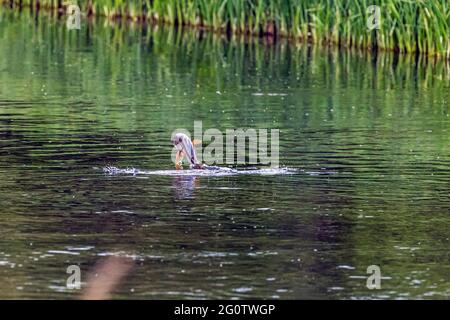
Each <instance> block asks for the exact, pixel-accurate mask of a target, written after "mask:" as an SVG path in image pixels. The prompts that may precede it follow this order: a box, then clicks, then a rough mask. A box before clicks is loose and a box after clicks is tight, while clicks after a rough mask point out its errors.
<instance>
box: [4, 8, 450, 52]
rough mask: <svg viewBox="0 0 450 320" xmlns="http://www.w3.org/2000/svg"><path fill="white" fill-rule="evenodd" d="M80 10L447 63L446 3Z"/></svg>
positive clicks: (448, 20)
mask: <svg viewBox="0 0 450 320" xmlns="http://www.w3.org/2000/svg"><path fill="white" fill-rule="evenodd" d="M4 2H6V3H7V4H9V5H10V6H12V7H32V8H34V10H35V11H36V10H39V9H42V8H46V9H51V10H58V9H59V10H60V12H64V11H65V8H64V5H65V4H63V1H62V0H6V1H4ZM71 3H76V2H71ZM78 4H79V5H80V7H81V10H82V11H83V12H85V13H87V14H88V15H94V16H106V17H108V18H110V19H133V20H137V21H147V22H152V23H165V24H173V25H186V26H194V27H199V28H206V29H210V30H214V31H218V32H228V33H240V34H242V33H244V34H251V35H255V36H274V37H288V38H292V39H295V40H299V41H309V42H313V43H330V44H336V45H338V46H345V47H356V48H367V49H371V50H372V49H383V50H395V51H399V52H410V53H412V52H420V53H424V54H428V55H438V56H444V57H447V58H450V36H449V34H450V33H449V31H450V30H449V29H450V4H449V2H448V1H447V0H436V1H428V0H414V1H413V0H383V1H382V0H375V1H368V0H361V1H346V0H271V1H269V0H247V1H245V0H242V1H240V0H131V1H125V0H97V1H90V0H85V1H78ZM370 5H378V6H379V7H380V13H381V20H380V27H379V29H375V30H372V31H369V30H368V28H367V20H368V19H369V18H370V15H371V13H370V12H368V11H367V8H368V7H369V6H370Z"/></svg>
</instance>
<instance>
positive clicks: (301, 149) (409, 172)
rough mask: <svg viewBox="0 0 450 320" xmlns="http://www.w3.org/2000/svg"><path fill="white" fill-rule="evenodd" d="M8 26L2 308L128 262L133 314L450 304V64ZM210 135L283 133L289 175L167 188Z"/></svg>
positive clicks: (2, 35) (182, 36)
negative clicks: (267, 301) (228, 306)
mask: <svg viewBox="0 0 450 320" xmlns="http://www.w3.org/2000/svg"><path fill="white" fill-rule="evenodd" d="M1 10H2V11H0V203H1V206H0V230H1V231H0V288H1V289H0V298H64V299H66V298H68V299H70V298H78V297H80V291H78V290H73V289H69V288H67V286H66V279H67V277H68V276H69V274H67V273H66V271H67V267H68V266H70V265H77V266H79V267H80V269H81V280H82V281H83V283H85V281H86V279H87V275H88V274H89V273H90V272H92V270H93V268H95V265H96V264H98V263H99V261H102V259H105V257H108V256H118V257H123V259H127V260H129V261H132V262H131V263H132V264H133V268H132V269H130V270H131V271H130V272H129V273H128V274H127V275H126V277H125V278H124V279H123V281H122V282H121V284H120V285H119V286H118V287H117V288H116V289H115V290H114V292H113V295H112V297H113V298H126V299H161V298H163V299H166V298H168V299H171V298H183V299H190V298H215V299H221V298H240V299H245V298H274V299H299V298H319V299H367V298H386V299H397V298H406V299H407V298H419V299H421V298H424V299H426V298H438V299H446V298H447V299H448V297H449V296H450V265H449V259H450V254H449V249H450V241H449V237H450V233H449V230H450V216H449V213H450V191H449V178H450V143H449V142H450V117H449V97H450V90H449V87H450V76H449V74H450V73H449V67H448V65H446V64H445V63H444V62H442V61H434V60H433V59H429V60H426V59H424V58H419V59H415V57H410V56H408V57H404V56H394V55H391V54H379V55H378V56H373V55H368V54H367V53H362V52H358V51H354V52H349V51H340V50H336V49H329V48H320V47H311V46H307V45H300V44H289V43H286V42H285V41H278V42H273V41H271V40H270V39H242V38H238V39H235V38H233V39H226V38H225V37H223V36H220V35H211V34H206V33H200V32H194V31H192V30H178V31H176V30H173V29H172V28H161V27H158V28H142V27H140V26H137V25H133V24H109V23H106V22H105V21H103V20H100V21H96V22H90V23H88V22H87V21H85V20H83V21H82V29H81V30H80V31H76V30H67V28H66V26H65V21H64V20H59V19H58V18H57V17H51V16H48V15H46V14H41V15H40V16H39V17H34V16H30V14H29V13H27V12H23V13H21V14H18V13H17V12H14V13H13V12H11V11H5V9H1ZM194 121H202V124H203V128H204V129H205V130H206V129H208V128H216V129H218V130H221V131H223V132H225V130H226V129H230V128H231V129H232V128H254V129H268V130H271V129H279V130H280V134H279V142H280V150H279V162H280V167H281V168H282V169H280V171H279V172H274V174H243V175H241V174H238V175H234V174H231V175H192V176H191V175H177V174H175V175H173V174H167V175H165V174H164V172H165V170H170V171H168V172H173V164H172V162H171V159H170V154H171V150H172V146H171V144H170V136H171V133H172V132H173V131H174V130H175V129H177V128H186V129H187V130H192V129H193V125H194ZM109 167H114V168H121V170H123V171H121V172H115V173H113V174H111V172H107V171H105V170H104V169H105V168H109ZM260 169H264V168H260ZM154 171H157V172H162V174H136V172H140V173H142V172H143V173H145V172H147V173H148V172H154ZM287 171H288V172H287ZM372 265H375V266H378V267H379V268H380V271H381V282H380V285H381V288H380V289H372V290H370V289H369V288H368V287H367V280H366V278H367V277H368V276H370V275H371V274H368V273H367V268H368V267H369V266H372Z"/></svg>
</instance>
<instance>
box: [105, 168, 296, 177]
mask: <svg viewBox="0 0 450 320" xmlns="http://www.w3.org/2000/svg"><path fill="white" fill-rule="evenodd" d="M103 172H104V173H107V174H110V175H118V174H126V175H130V174H131V175H157V176H214V177H216V176H219V177H220V176H233V175H243V174H245V175H284V174H296V173H297V170H296V169H292V168H285V167H284V168H267V169H256V168H252V169H232V168H226V167H215V168H214V169H212V170H197V169H193V170H141V169H137V168H117V167H113V166H106V167H104V168H103Z"/></svg>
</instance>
